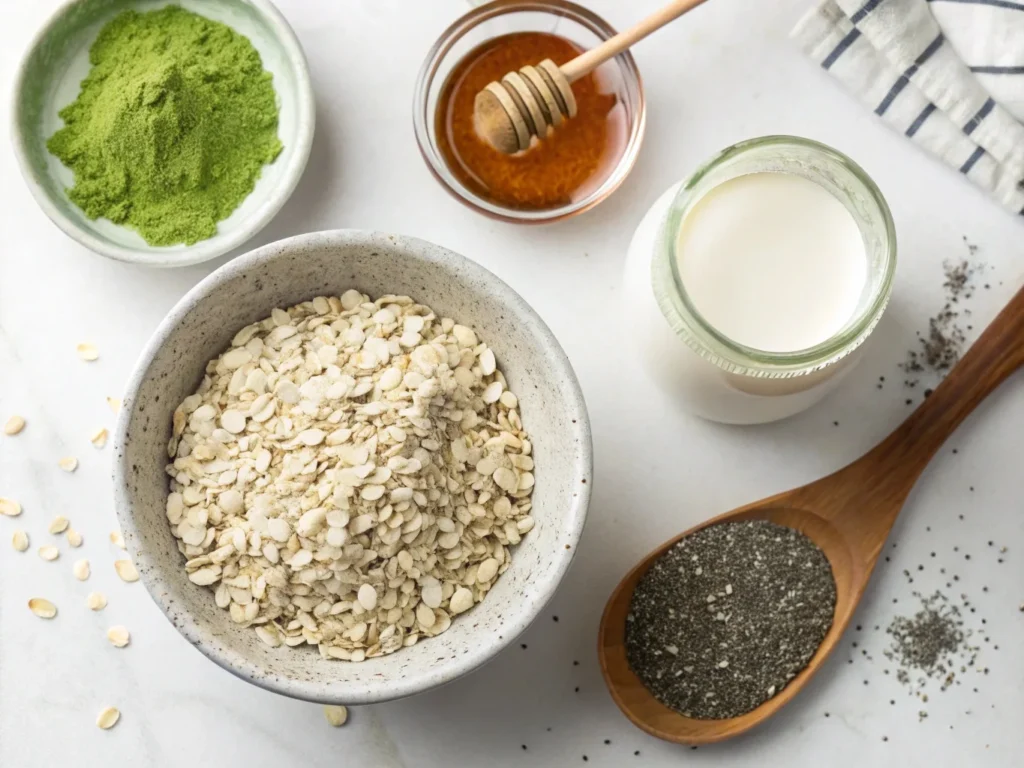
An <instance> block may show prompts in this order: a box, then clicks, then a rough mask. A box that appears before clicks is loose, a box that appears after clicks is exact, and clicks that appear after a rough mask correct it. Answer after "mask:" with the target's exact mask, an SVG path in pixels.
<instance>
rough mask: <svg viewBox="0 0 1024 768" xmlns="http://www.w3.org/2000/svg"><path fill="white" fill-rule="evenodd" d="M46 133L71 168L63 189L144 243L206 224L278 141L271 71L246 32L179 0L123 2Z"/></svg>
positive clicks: (228, 207)
mask: <svg viewBox="0 0 1024 768" xmlns="http://www.w3.org/2000/svg"><path fill="white" fill-rule="evenodd" d="M89 60H90V61H91V63H92V65H93V66H92V69H91V70H90V72H89V75H88V76H87V77H86V78H85V80H83V81H82V89H81V93H80V94H79V96H78V99H77V100H76V101H74V102H73V103H72V104H69V105H68V106H67V107H65V108H64V109H63V110H61V112H60V116H61V117H62V118H63V119H64V127H63V128H61V129H60V130H59V131H57V132H56V133H55V134H54V135H53V136H52V137H50V140H49V142H48V144H47V147H48V148H49V150H50V151H51V152H52V153H53V154H54V155H56V156H57V157H58V158H59V159H60V160H61V161H62V162H63V163H64V164H65V165H66V166H68V167H69V168H70V169H71V170H72V171H74V173H75V185H74V186H73V187H72V188H71V189H69V190H68V196H69V197H70V198H71V200H72V201H73V202H74V203H75V204H76V205H78V206H79V207H80V208H81V209H82V210H83V211H84V212H85V214H86V215H87V216H88V217H89V218H91V219H95V218H99V217H101V216H103V217H106V218H108V219H110V220H111V221H113V222H115V223H118V224H125V225H127V226H130V227H133V228H134V229H136V230H137V231H138V232H139V234H141V235H142V237H144V238H145V240H146V242H147V243H149V244H150V245H174V244H176V243H186V244H189V245H191V244H192V243H195V242H197V241H199V240H204V239H206V238H208V237H211V236H213V235H214V234H215V232H216V230H217V222H218V221H220V220H221V219H224V218H226V217H227V216H229V215H230V214H231V212H232V211H234V210H235V208H237V207H238V205H239V204H240V203H241V202H242V201H243V200H244V199H245V198H246V197H247V196H248V195H249V193H250V192H252V190H253V187H254V186H255V184H256V180H257V179H258V178H259V176H260V172H261V170H262V168H263V165H264V164H266V163H270V162H273V160H274V159H275V158H276V157H277V155H278V154H279V153H280V152H281V142H280V141H279V140H278V138H277V102H276V98H275V95H274V87H273V85H272V84H271V77H272V76H271V75H270V73H269V72H264V71H263V64H262V62H261V61H260V56H259V54H258V53H257V52H256V49H255V48H253V46H252V43H250V42H249V40H248V39H246V38H245V37H243V36H242V35H239V34H238V33H237V32H235V31H234V30H232V29H231V28H230V27H228V26H225V25H224V24H220V23H218V22H214V21H210V20H209V19H206V18H204V17H202V16H198V15H196V14H194V13H191V12H189V11H186V10H184V9H182V8H180V7H178V6H168V7H167V8H163V9H161V10H158V11H153V12H150V13H136V12H135V11H125V12H124V13H121V14H119V15H118V16H117V17H115V18H114V19H112V20H111V21H110V23H108V24H107V25H106V26H105V27H104V28H103V29H102V30H101V31H100V34H99V36H98V37H97V38H96V42H95V43H93V46H92V48H91V49H90V50H89Z"/></svg>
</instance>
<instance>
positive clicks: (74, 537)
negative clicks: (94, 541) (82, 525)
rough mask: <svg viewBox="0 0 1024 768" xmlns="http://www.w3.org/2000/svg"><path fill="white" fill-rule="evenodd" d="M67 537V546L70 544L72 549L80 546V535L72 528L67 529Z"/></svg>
mask: <svg viewBox="0 0 1024 768" xmlns="http://www.w3.org/2000/svg"><path fill="white" fill-rule="evenodd" d="M67 537H68V544H70V545H71V546H72V547H80V546H82V534H80V533H79V532H78V531H76V530H75V529H74V528H68V533H67Z"/></svg>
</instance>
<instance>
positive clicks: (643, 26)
mask: <svg viewBox="0 0 1024 768" xmlns="http://www.w3.org/2000/svg"><path fill="white" fill-rule="evenodd" d="M703 2H704V0H672V2H671V3H669V4H668V5H666V6H665V7H664V8H662V9H660V10H658V11H655V12H654V13H652V14H651V15H650V16H648V17H647V18H646V19H644V20H642V21H640V22H638V23H637V24H634V25H633V26H632V27H630V28H629V29H627V30H625V31H623V32H619V34H617V35H615V37H610V38H608V39H607V40H605V41H604V42H603V43H601V44H600V45H599V46H597V47H596V48H591V49H590V50H589V51H585V52H584V53H581V54H580V55H579V56H577V57H576V58H575V59H573V60H572V61H569V62H567V63H566V64H563V65H562V67H561V69H562V74H564V75H565V77H566V79H567V80H568V81H569V82H570V83H571V82H573V81H574V80H578V79H579V78H581V77H583V76H584V75H585V74H587V73H588V72H590V71H591V70H593V69H596V68H597V67H599V66H601V64H603V63H604V62H606V61H607V60H608V59H610V58H611V57H612V56H617V55H618V54H620V53H622V52H623V51H624V50H626V49H627V48H629V46H631V45H633V43H635V42H637V41H638V40H642V39H643V38H645V37H647V36H648V35H649V34H651V32H654V31H655V30H656V29H660V28H661V27H663V26H665V25H666V24H668V23H669V22H670V21H672V20H674V19H677V18H679V17H680V16H682V15H683V14H684V13H686V12H687V11H689V10H691V9H692V8H696V7H697V6H698V5H700V4H701V3H703Z"/></svg>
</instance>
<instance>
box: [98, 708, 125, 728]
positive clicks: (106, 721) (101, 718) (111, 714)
mask: <svg viewBox="0 0 1024 768" xmlns="http://www.w3.org/2000/svg"><path fill="white" fill-rule="evenodd" d="M120 719H121V713H120V712H119V711H118V709H117V707H105V708H104V709H103V710H101V711H100V713H99V715H97V716H96V725H98V726H99V727H100V728H102V729H103V730H107V729H108V728H113V727H114V726H115V725H117V721H118V720H120Z"/></svg>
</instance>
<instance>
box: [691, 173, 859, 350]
mask: <svg viewBox="0 0 1024 768" xmlns="http://www.w3.org/2000/svg"><path fill="white" fill-rule="evenodd" d="M676 258H677V260H678V263H679V272H680V276H681V277H682V281H683V285H684V287H685V288H686V291H687V293H688V294H689V296H690V299H691V301H692V302H693V304H694V306H695V307H696V308H697V311H698V312H700V314H701V315H703V317H704V319H705V320H706V321H707V322H708V323H709V324H710V325H711V326H712V327H713V328H715V329H716V330H718V331H719V332H720V333H722V334H723V335H724V336H726V337H728V338H730V339H732V340H733V341H735V342H738V343H740V344H743V345H744V346H747V347H753V348H754V349H760V350H763V351H766V352H795V351H797V350H801V349H807V348H809V347H813V346H815V345H817V344H820V343H821V342H823V341H825V340H826V339H828V338H830V337H832V336H834V335H835V334H836V333H837V332H838V331H839V330H840V329H842V328H843V326H844V325H846V323H847V322H848V321H849V320H850V318H851V317H852V316H853V315H854V312H855V311H856V308H857V302H858V299H859V298H860V295H861V292H862V291H863V290H864V285H865V282H866V281H867V277H868V268H867V259H866V256H865V252H864V240H863V238H862V237H861V233H860V230H859V229H858V227H857V223H856V222H855V221H854V219H853V216H851V215H850V212H849V211H847V210H846V208H845V206H844V205H843V204H842V203H841V202H840V201H839V200H838V199H836V198H835V197H834V196H833V195H832V194H831V193H830V192H828V191H827V190H826V189H824V188H823V187H821V186H820V185H818V184H815V183H814V182H813V181H809V180H807V179H805V178H802V177H800V176H795V175H793V174H788V173H753V174H749V175H746V176H738V177H736V178H734V179H730V180H729V181H726V182H725V183H723V184H721V185H719V186H717V187H715V188H714V189H712V190H711V191H710V192H708V193H707V194H706V195H705V196H704V197H703V198H701V199H700V200H699V201H698V202H697V204H696V205H695V206H694V207H693V209H691V210H690V211H689V213H687V215H686V217H685V219H684V220H683V221H682V224H681V226H680V231H679V234H678V238H677V247H676Z"/></svg>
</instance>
